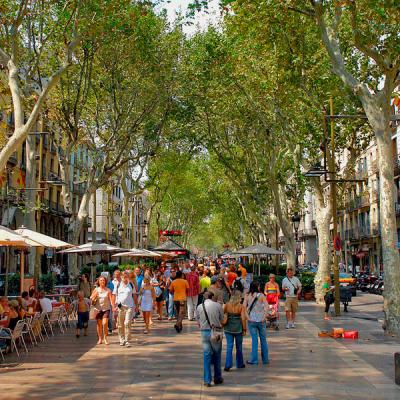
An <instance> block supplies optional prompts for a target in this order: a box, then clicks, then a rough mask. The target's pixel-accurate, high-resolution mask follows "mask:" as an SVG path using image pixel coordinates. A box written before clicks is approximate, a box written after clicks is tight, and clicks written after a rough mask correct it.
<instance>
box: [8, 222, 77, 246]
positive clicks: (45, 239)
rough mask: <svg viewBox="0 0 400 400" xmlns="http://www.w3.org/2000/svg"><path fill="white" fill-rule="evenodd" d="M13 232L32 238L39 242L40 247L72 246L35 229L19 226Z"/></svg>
mask: <svg viewBox="0 0 400 400" xmlns="http://www.w3.org/2000/svg"><path fill="white" fill-rule="evenodd" d="M14 232H16V233H18V234H19V235H21V236H23V237H25V238H28V239H31V240H34V241H35V242H37V243H39V244H40V245H41V247H45V248H51V249H61V248H63V247H72V245H71V244H69V243H67V242H63V241H62V240H59V239H55V238H53V237H51V236H48V235H44V234H43V233H39V232H36V231H32V230H30V229H27V228H25V227H24V226H21V227H20V228H19V229H16V230H15V231H14Z"/></svg>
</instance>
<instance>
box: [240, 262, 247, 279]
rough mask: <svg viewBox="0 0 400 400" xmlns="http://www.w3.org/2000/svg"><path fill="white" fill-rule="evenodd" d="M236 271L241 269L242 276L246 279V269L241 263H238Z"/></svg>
mask: <svg viewBox="0 0 400 400" xmlns="http://www.w3.org/2000/svg"><path fill="white" fill-rule="evenodd" d="M238 271H242V278H243V279H246V275H247V270H246V268H245V267H243V265H242V264H239V267H238Z"/></svg>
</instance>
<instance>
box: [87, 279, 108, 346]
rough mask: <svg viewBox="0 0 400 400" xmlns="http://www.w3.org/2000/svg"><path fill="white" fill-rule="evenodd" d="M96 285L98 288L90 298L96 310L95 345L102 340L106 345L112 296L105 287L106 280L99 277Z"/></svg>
mask: <svg viewBox="0 0 400 400" xmlns="http://www.w3.org/2000/svg"><path fill="white" fill-rule="evenodd" d="M98 284H99V286H98V287H96V288H95V289H94V290H93V292H92V295H91V296H90V300H91V301H92V304H93V306H94V308H95V310H96V322H97V336H98V338H99V340H98V342H97V344H102V343H103V338H104V343H105V344H107V345H108V344H109V343H108V340H107V335H108V318H109V317H110V309H111V302H112V297H111V296H112V294H111V290H110V289H108V288H107V287H106V285H107V280H106V278H105V277H104V276H100V278H99V279H98Z"/></svg>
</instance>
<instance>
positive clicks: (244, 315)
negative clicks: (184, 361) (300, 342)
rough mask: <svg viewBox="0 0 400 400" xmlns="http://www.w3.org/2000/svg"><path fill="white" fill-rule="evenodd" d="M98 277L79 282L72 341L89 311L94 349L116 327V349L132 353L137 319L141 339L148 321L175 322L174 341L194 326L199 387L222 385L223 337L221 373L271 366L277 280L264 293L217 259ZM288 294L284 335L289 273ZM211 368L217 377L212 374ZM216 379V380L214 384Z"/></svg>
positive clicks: (291, 304)
mask: <svg viewBox="0 0 400 400" xmlns="http://www.w3.org/2000/svg"><path fill="white" fill-rule="evenodd" d="M107 275H108V273H103V275H102V276H100V277H99V279H98V280H97V282H96V285H95V288H94V289H92V288H90V284H89V282H88V279H87V276H82V277H81V280H80V284H79V287H78V300H77V302H76V304H75V306H76V309H77V311H78V324H77V337H79V335H80V332H81V330H82V329H83V330H84V333H85V334H86V328H87V321H88V304H89V303H91V305H92V306H93V308H94V311H95V314H94V318H95V319H96V321H97V335H98V344H102V343H104V344H106V345H107V344H108V343H109V341H108V333H112V331H113V330H114V329H115V328H117V329H118V336H119V343H120V345H121V346H126V347H130V346H131V344H130V340H131V339H130V335H131V333H130V330H131V329H130V326H131V322H132V320H135V319H136V318H139V317H140V316H142V318H143V321H144V325H145V329H144V332H143V333H145V334H149V333H150V331H151V327H152V325H153V318H154V319H155V318H157V320H159V321H162V320H164V319H168V320H169V321H172V320H173V321H174V322H173V323H174V328H175V330H176V332H177V333H178V334H179V333H181V332H182V330H183V326H184V321H185V319H186V318H187V320H188V321H195V320H196V321H197V322H198V325H199V328H200V331H201V338H202V345H203V353H204V366H203V369H204V384H205V385H207V386H210V385H211V384H212V382H214V384H216V385H218V384H221V383H223V378H222V367H221V354H222V343H223V340H222V337H223V336H225V338H226V359H225V367H224V371H226V372H229V371H230V370H231V369H232V368H233V366H234V357H233V352H234V349H235V352H236V355H235V360H236V368H238V369H241V368H245V367H246V364H247V365H257V364H258V363H259V354H260V355H261V363H262V364H263V365H266V364H268V363H269V357H268V345H267V327H266V319H267V315H268V308H269V305H270V304H271V303H273V301H272V300H273V299H275V300H274V301H275V302H278V299H279V295H280V288H279V285H278V284H277V283H276V282H275V276H274V275H273V274H271V275H270V279H269V281H268V282H267V283H266V284H265V286H263V287H260V285H259V284H258V283H257V282H255V281H254V282H251V283H249V279H247V271H246V268H245V267H244V266H243V265H241V264H239V265H235V264H226V263H223V262H222V260H217V261H216V262H210V263H209V264H208V265H204V264H198V263H197V262H195V261H191V262H188V263H186V264H184V265H181V266H178V265H176V264H169V265H167V264H166V263H165V262H162V263H161V264H160V265H159V266H158V267H157V268H150V267H147V266H145V265H142V266H140V267H139V266H138V267H135V269H134V270H133V271H130V270H126V271H120V270H118V269H117V270H115V271H114V273H113V276H112V277H111V278H109V279H108V276H107ZM282 290H283V291H285V293H286V299H287V300H286V304H285V310H286V316H287V325H286V328H287V329H291V328H294V327H295V325H294V324H295V315H296V311H297V307H298V303H297V294H298V293H299V291H300V290H301V284H300V281H298V279H297V278H296V277H294V276H293V271H291V270H290V269H289V270H288V274H287V277H286V278H285V279H284V281H283V284H282ZM247 332H249V334H250V336H251V341H252V346H251V354H250V355H249V357H248V359H247V360H246V361H245V358H244V354H243V349H242V344H243V337H244V336H245V335H246V334H247ZM212 369H213V370H214V371H213V372H214V373H212ZM212 376H213V378H212Z"/></svg>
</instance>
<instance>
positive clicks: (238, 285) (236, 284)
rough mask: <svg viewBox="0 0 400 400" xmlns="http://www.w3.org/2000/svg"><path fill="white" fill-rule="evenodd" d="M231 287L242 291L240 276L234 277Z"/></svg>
mask: <svg viewBox="0 0 400 400" xmlns="http://www.w3.org/2000/svg"><path fill="white" fill-rule="evenodd" d="M233 289H234V290H239V291H241V292H243V289H244V287H243V283H242V279H241V278H236V279H235V280H234V282H233Z"/></svg>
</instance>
